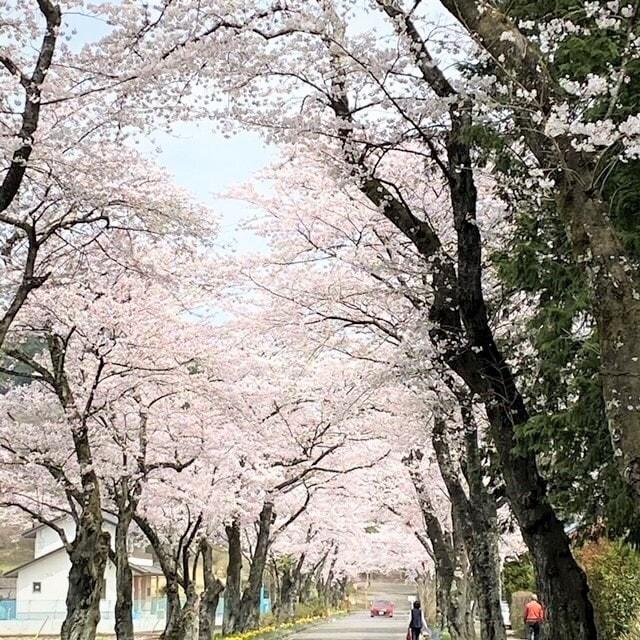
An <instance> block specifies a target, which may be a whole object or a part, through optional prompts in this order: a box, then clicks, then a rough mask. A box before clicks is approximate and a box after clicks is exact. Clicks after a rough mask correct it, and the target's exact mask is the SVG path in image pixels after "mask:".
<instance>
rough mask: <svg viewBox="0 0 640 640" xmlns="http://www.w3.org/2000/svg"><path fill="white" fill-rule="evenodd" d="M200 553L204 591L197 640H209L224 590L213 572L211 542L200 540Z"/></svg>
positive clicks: (201, 599) (201, 597)
mask: <svg viewBox="0 0 640 640" xmlns="http://www.w3.org/2000/svg"><path fill="white" fill-rule="evenodd" d="M200 553H201V555H202V571H203V577H204V591H203V592H202V594H201V596H200V626H199V629H198V640H211V638H212V637H213V631H214V628H215V624H216V612H217V611H218V603H219V602H220V594H221V593H222V592H223V591H224V584H223V583H222V582H221V581H220V580H219V579H218V578H216V576H215V575H214V573H213V550H212V547H211V544H210V543H209V542H208V541H207V540H205V539H204V538H203V539H202V541H201V542H200Z"/></svg>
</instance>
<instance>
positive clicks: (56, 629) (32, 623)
mask: <svg viewBox="0 0 640 640" xmlns="http://www.w3.org/2000/svg"><path fill="white" fill-rule="evenodd" d="M63 620H64V618H45V619H44V620H2V621H0V636H35V635H36V634H37V635H45V636H57V635H60V628H61V627H62V622H63ZM163 627H164V619H158V618H156V617H153V618H138V619H137V620H134V621H133V628H134V630H135V631H139V632H153V631H157V632H160V631H162V628H163ZM98 633H100V634H112V633H114V631H113V619H111V620H105V619H102V620H100V623H99V624H98Z"/></svg>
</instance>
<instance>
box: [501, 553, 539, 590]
mask: <svg viewBox="0 0 640 640" xmlns="http://www.w3.org/2000/svg"><path fill="white" fill-rule="evenodd" d="M535 588H536V576H535V573H534V571H533V563H532V562H531V558H530V557H529V554H528V553H523V554H522V555H521V556H519V557H518V558H512V559H510V560H507V561H506V562H505V563H504V567H503V569H502V591H503V594H502V595H503V597H504V599H505V601H506V602H511V596H512V595H513V594H514V593H516V592H517V591H535Z"/></svg>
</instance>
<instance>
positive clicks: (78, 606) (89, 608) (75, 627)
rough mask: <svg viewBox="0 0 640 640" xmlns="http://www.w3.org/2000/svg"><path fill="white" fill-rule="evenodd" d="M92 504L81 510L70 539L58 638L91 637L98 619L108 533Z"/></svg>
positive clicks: (77, 639)
mask: <svg viewBox="0 0 640 640" xmlns="http://www.w3.org/2000/svg"><path fill="white" fill-rule="evenodd" d="M93 504H94V506H95V507H96V508H95V509H90V510H89V509H85V511H84V512H83V513H82V516H81V518H80V522H79V524H78V529H77V531H76V535H75V538H74V540H73V542H72V543H71V549H70V552H69V559H70V561H71V569H70V570H69V588H68V591H67V600H66V604H67V615H66V617H65V619H64V622H63V623H62V629H61V631H60V638H61V640H94V638H95V635H96V628H97V626H98V622H99V621H100V598H101V595H102V589H103V585H104V570H105V567H106V565H107V559H108V557H109V534H108V533H107V532H105V531H102V513H101V511H100V503H99V501H98V502H97V503H96V502H95V501H93Z"/></svg>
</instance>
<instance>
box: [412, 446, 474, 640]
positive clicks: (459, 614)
mask: <svg viewBox="0 0 640 640" xmlns="http://www.w3.org/2000/svg"><path fill="white" fill-rule="evenodd" d="M421 459H422V453H421V452H420V451H417V450H416V451H412V452H411V453H410V454H409V456H407V457H406V458H405V459H404V463H405V465H406V467H407V469H408V470H409V475H410V477H411V481H412V482H413V485H414V487H415V489H416V494H417V496H418V502H419V504H420V510H421V512H422V517H423V519H424V523H425V528H426V531H427V536H428V538H429V540H430V542H431V548H432V550H433V557H434V564H435V569H436V584H437V601H438V609H439V610H440V612H441V616H442V620H440V621H439V624H440V626H441V627H444V626H446V627H447V628H448V630H449V633H450V635H451V640H472V639H473V638H475V631H474V629H473V625H472V626H471V628H469V625H468V621H467V614H468V610H469V601H468V589H467V582H466V576H465V570H464V565H465V564H466V562H467V560H466V554H465V553H463V551H464V549H463V548H462V546H461V545H460V544H456V543H457V540H456V539H455V537H454V536H450V535H449V534H448V533H447V532H446V531H444V530H443V528H442V525H441V524H440V521H439V520H438V518H437V516H436V515H435V510H434V508H433V504H432V503H431V499H430V497H429V495H428V493H427V489H426V487H425V486H424V482H423V479H422V474H421V473H420V470H419V468H418V464H419V462H420V460H421ZM454 524H455V521H454ZM469 634H471V635H469Z"/></svg>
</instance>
